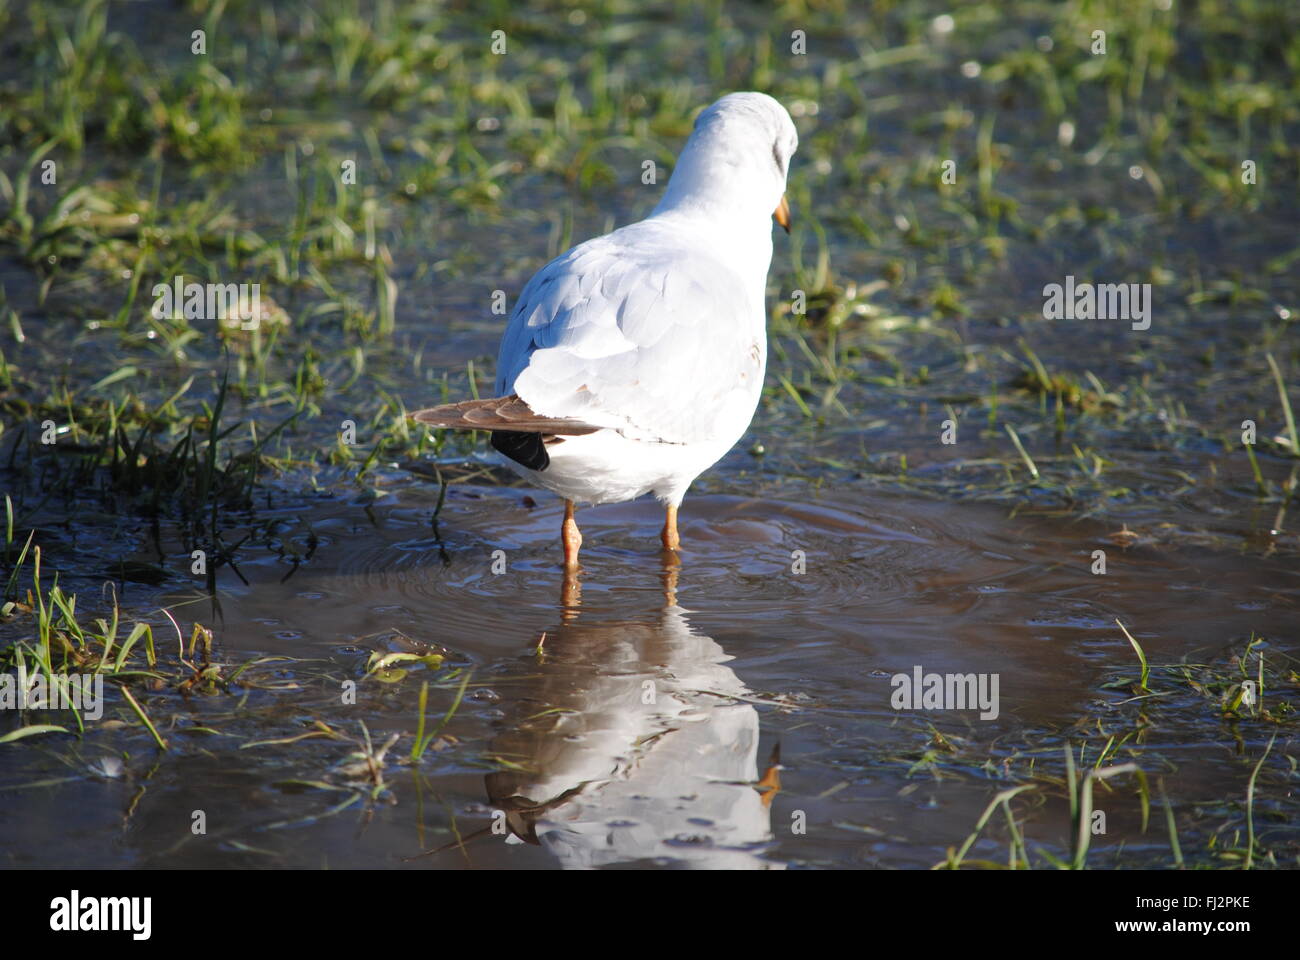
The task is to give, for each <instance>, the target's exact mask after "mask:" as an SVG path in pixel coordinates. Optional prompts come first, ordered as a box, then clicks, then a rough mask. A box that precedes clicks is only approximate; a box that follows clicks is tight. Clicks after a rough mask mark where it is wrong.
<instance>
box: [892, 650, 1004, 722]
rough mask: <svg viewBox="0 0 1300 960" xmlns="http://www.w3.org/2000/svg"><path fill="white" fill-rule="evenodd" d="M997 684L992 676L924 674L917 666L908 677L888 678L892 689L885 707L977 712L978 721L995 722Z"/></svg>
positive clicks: (984, 674) (986, 674)
mask: <svg viewBox="0 0 1300 960" xmlns="http://www.w3.org/2000/svg"><path fill="white" fill-rule="evenodd" d="M998 684H999V675H998V674H996V673H926V672H925V671H924V670H922V669H921V666H920V665H919V664H918V665H916V666H914V667H913V668H912V672H911V673H910V674H909V673H896V674H894V675H893V676H892V677H890V678H889V685H890V686H892V687H893V688H894V692H893V694H892V695H891V696H890V698H889V705H890V706H891V707H893V708H894V709H895V710H979V711H980V719H981V720H996V719H997V718H998V712H999V701H998Z"/></svg>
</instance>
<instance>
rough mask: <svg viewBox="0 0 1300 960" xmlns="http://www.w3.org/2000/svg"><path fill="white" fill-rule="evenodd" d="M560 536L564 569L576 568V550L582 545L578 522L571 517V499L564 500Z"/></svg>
mask: <svg viewBox="0 0 1300 960" xmlns="http://www.w3.org/2000/svg"><path fill="white" fill-rule="evenodd" d="M560 537H561V539H562V540H563V541H564V569H566V570H577V569H578V550H579V548H581V546H582V534H581V533H579V532H578V522H577V521H576V520H574V519H573V501H572V500H565V501H564V526H563V527H561V528H560Z"/></svg>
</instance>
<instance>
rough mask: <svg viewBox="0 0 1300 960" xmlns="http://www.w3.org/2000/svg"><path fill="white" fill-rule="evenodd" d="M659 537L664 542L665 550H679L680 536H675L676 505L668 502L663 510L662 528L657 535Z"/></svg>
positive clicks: (680, 544)
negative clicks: (661, 531) (666, 507)
mask: <svg viewBox="0 0 1300 960" xmlns="http://www.w3.org/2000/svg"><path fill="white" fill-rule="evenodd" d="M659 539H661V540H662V541H663V542H664V549H665V550H680V549H681V546H682V538H681V537H679V536H677V505H676V504H669V505H668V509H667V510H666V511H665V512H664V529H663V533H661V534H660V535H659Z"/></svg>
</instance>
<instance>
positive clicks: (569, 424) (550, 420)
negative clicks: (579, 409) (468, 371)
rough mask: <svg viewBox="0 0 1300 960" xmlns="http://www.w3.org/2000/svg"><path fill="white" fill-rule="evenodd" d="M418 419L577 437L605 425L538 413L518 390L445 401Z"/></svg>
mask: <svg viewBox="0 0 1300 960" xmlns="http://www.w3.org/2000/svg"><path fill="white" fill-rule="evenodd" d="M411 418H412V419H413V420H415V421H416V422H417V423H423V424H425V425H427V426H430V427H442V428H444V429H448V430H507V431H510V432H513V433H541V434H546V435H548V436H562V437H577V436H582V435H583V434H586V433H595V432H596V431H597V430H602V429H604V428H603V427H599V426H596V425H595V424H591V423H586V422H584V421H582V420H574V419H572V418H569V417H543V416H539V415H538V414H536V413H534V412H533V411H532V409H531V408H530V407H529V406H528V404H526V403H524V401H522V400H520V399H519V397H518V396H517V395H516V394H513V393H512V394H511V395H510V396H508V397H492V398H490V399H487V400H463V401H461V402H460V403H445V404H443V405H442V406H440V407H429V408H428V409H427V410H417V411H415V412H414V413H413V414H411Z"/></svg>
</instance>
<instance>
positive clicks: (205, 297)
mask: <svg viewBox="0 0 1300 960" xmlns="http://www.w3.org/2000/svg"><path fill="white" fill-rule="evenodd" d="M152 293H153V298H154V302H153V309H152V311H151V312H152V313H153V318H154V319H155V320H165V319H168V318H170V317H184V318H185V319H186V320H218V321H220V323H221V325H222V326H223V327H238V328H239V329H240V330H256V329H257V327H258V325H259V324H260V323H261V320H262V285H261V284H260V283H197V282H194V281H191V282H189V283H186V282H185V277H184V276H183V275H181V274H177V275H176V276H174V277H172V282H171V283H156V284H154V287H153V291H152Z"/></svg>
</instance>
